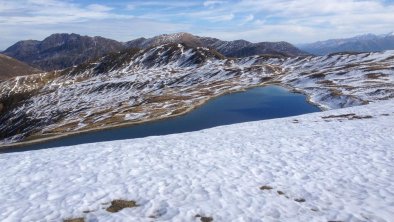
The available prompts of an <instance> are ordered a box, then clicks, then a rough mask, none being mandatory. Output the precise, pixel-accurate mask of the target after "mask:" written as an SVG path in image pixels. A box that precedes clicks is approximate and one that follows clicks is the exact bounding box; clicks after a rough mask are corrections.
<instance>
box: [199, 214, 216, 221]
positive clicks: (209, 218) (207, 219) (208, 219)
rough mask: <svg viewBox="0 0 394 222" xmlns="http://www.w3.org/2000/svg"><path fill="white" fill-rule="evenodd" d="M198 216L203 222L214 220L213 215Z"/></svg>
mask: <svg viewBox="0 0 394 222" xmlns="http://www.w3.org/2000/svg"><path fill="white" fill-rule="evenodd" d="M196 217H199V218H200V221H201V222H212V221H213V218H212V217H204V216H201V215H199V214H197V215H196Z"/></svg>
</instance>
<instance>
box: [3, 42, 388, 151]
mask: <svg viewBox="0 0 394 222" xmlns="http://www.w3.org/2000/svg"><path fill="white" fill-rule="evenodd" d="M261 84H281V85H285V86H288V87H289V88H292V89H296V90H298V91H301V92H303V93H306V94H307V95H308V97H309V98H310V101H311V102H313V103H315V104H317V105H319V106H320V107H322V108H324V109H333V108H341V107H348V106H354V105H360V104H367V103H369V102H374V101H379V100H386V99H390V98H393V97H394V51H387V52H382V53H361V54H336V55H329V56H322V57H313V56H308V57H273V56H253V57H247V58H242V59H229V58H225V57H224V56H222V55H221V54H219V53H217V52H216V51H215V50H211V49H207V48H202V47H197V48H193V47H187V46H185V45H182V44H168V45H161V46H157V47H153V48H149V49H146V50H134V49H132V50H128V51H125V52H122V53H115V54H111V55H108V56H106V57H103V58H101V59H99V60H98V61H95V62H90V63H86V64H83V65H80V66H77V67H74V68H70V69H66V70H62V71H56V72H49V73H44V74H39V75H32V76H27V77H18V78H15V79H13V80H9V81H5V82H2V83H0V107H1V109H0V123H2V124H0V144H9V143H14V142H18V141H23V140H35V139H40V138H42V137H50V136H56V135H59V134H64V133H70V132H80V131H83V130H91V129H95V128H102V127H111V126H115V125H118V124H120V123H135V122H139V121H146V120H153V119H158V118H166V117H169V116H174V115H178V114H180V113H184V112H186V111H188V110H191V109H193V108H194V107H196V106H198V105H199V104H201V103H203V102H204V101H206V100H207V99H209V98H212V97H214V96H218V95H221V94H223V93H228V92H232V91H236V90H242V89H245V88H248V87H253V86H258V85H261Z"/></svg>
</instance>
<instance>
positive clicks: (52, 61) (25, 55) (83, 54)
mask: <svg viewBox="0 0 394 222" xmlns="http://www.w3.org/2000/svg"><path fill="white" fill-rule="evenodd" d="M123 48H124V46H123V44H122V43H120V42H117V41H115V40H111V39H106V38H102V37H89V36H81V35H78V34H65V33H63V34H53V35H51V36H49V37H47V38H45V39H44V40H43V41H36V40H26V41H19V42H17V43H16V44H14V45H12V46H11V47H9V48H7V49H6V50H5V51H4V52H3V54H6V55H8V56H11V57H13V58H16V59H18V60H20V61H23V62H25V63H27V64H29V65H31V66H33V67H36V68H40V69H42V70H47V71H49V70H55V69H63V68H66V67H70V66H74V65H78V64H81V63H83V62H86V61H88V60H90V59H93V58H96V57H100V56H103V55H105V54H108V53H110V52H116V51H119V50H122V49H123Z"/></svg>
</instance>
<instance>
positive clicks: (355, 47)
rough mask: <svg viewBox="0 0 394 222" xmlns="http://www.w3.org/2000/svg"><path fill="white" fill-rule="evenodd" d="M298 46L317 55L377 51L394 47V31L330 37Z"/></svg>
mask: <svg viewBox="0 0 394 222" xmlns="http://www.w3.org/2000/svg"><path fill="white" fill-rule="evenodd" d="M298 47H299V48H300V49H302V50H304V51H306V52H309V53H312V54H315V55H325V54H330V53H336V52H376V51H384V50H392V49H394V33H393V32H391V33H388V34H384V35H374V34H366V35H360V36H356V37H352V38H346V39H330V40H326V41H319V42H315V43H309V44H301V45H298Z"/></svg>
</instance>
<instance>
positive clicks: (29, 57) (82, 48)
mask: <svg viewBox="0 0 394 222" xmlns="http://www.w3.org/2000/svg"><path fill="white" fill-rule="evenodd" d="M170 43H172V44H179V43H181V44H184V45H185V46H188V47H206V48H211V49H214V50H216V51H218V52H219V53H221V54H223V55H224V56H227V57H245V56H252V55H260V54H276V55H283V56H299V55H307V53H305V52H302V51H301V50H299V49H297V48H296V47H295V46H293V45H292V44H290V43H287V42H260V43H251V42H248V41H246V40H234V41H222V40H220V39H217V38H211V37H199V36H195V35H192V34H190V33H185V32H180V33H174V34H162V35H158V36H155V37H152V38H143V37H142V38H137V39H133V40H130V41H128V42H118V41H116V40H112V39H107V38H103V37H100V36H95V37H90V36H81V35H78V34H75V33H71V34H67V33H56V34H52V35H50V36H48V37H47V38H45V39H44V40H42V41H37V40H25V41H19V42H17V43H15V44H14V45H12V46H10V47H8V48H7V49H6V50H5V51H3V53H4V54H6V55H8V56H10V57H13V58H16V59H18V60H20V61H23V62H25V63H27V64H29V65H31V66H33V67H37V68H40V69H42V70H45V71H52V70H59V69H64V68H68V67H72V66H75V65H79V64H82V63H84V62H87V61H89V60H92V59H95V58H99V57H102V56H105V55H107V54H109V53H114V52H119V51H122V50H124V49H126V48H141V49H147V48H151V47H155V46H158V45H163V44H170Z"/></svg>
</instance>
